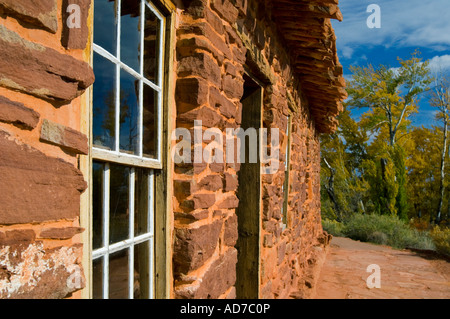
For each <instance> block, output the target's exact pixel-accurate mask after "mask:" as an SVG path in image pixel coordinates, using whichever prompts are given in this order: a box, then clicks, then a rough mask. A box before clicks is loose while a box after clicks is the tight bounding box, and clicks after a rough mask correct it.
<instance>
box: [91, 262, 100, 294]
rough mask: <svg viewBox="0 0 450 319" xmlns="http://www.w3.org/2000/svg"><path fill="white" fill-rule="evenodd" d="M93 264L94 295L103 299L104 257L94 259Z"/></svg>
mask: <svg viewBox="0 0 450 319" xmlns="http://www.w3.org/2000/svg"><path fill="white" fill-rule="evenodd" d="M92 266H93V269H92V279H93V283H92V297H93V298H94V299H103V257H101V258H98V259H94V261H93V265H92Z"/></svg>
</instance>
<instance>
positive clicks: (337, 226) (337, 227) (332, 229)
mask: <svg viewBox="0 0 450 319" xmlns="http://www.w3.org/2000/svg"><path fill="white" fill-rule="evenodd" d="M322 227H323V229H324V230H326V231H327V233H329V234H331V235H333V236H338V237H345V232H344V224H342V223H339V222H338V221H335V220H331V219H322Z"/></svg>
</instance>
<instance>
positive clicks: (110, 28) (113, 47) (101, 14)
mask: <svg viewBox="0 0 450 319" xmlns="http://www.w3.org/2000/svg"><path fill="white" fill-rule="evenodd" d="M116 37H117V22H116V12H115V3H114V1H111V0H95V1H94V43H95V44H97V45H99V46H101V47H102V48H103V49H105V50H107V51H109V52H110V53H112V54H113V55H116V51H117V42H116Z"/></svg>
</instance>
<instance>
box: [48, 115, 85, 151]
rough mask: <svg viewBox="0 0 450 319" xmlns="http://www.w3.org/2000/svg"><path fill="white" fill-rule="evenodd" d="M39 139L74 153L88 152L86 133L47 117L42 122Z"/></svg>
mask: <svg viewBox="0 0 450 319" xmlns="http://www.w3.org/2000/svg"><path fill="white" fill-rule="evenodd" d="M40 139H41V140H42V141H44V142H47V143H50V144H54V145H58V146H60V147H62V148H64V149H66V150H69V151H71V152H74V153H76V154H85V155H87V154H88V152H89V145H88V138H87V136H86V135H84V134H82V133H80V132H78V131H76V130H74V129H72V128H70V127H67V126H64V125H61V124H58V123H54V122H51V121H49V120H47V119H44V121H43V122H42V127H41V135H40Z"/></svg>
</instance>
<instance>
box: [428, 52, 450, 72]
mask: <svg viewBox="0 0 450 319" xmlns="http://www.w3.org/2000/svg"><path fill="white" fill-rule="evenodd" d="M429 67H430V70H431V72H432V73H436V72H439V71H443V72H448V71H450V54H446V55H441V56H435V57H433V58H432V59H430V65H429Z"/></svg>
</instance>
